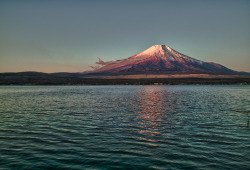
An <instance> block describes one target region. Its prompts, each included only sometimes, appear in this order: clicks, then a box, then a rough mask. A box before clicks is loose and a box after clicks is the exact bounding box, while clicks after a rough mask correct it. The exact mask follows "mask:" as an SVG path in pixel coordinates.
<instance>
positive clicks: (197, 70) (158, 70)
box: [85, 45, 238, 75]
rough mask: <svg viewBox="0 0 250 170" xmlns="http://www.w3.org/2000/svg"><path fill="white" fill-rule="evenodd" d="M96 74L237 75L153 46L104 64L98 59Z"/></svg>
mask: <svg viewBox="0 0 250 170" xmlns="http://www.w3.org/2000/svg"><path fill="white" fill-rule="evenodd" d="M96 64H97V65H99V66H97V67H93V68H94V70H92V71H87V72H85V73H96V74H119V75H126V74H237V73H238V72H236V71H233V70H231V69H228V68H226V67H224V66H222V65H220V64H217V63H213V62H204V61H200V60H197V59H194V58H191V57H189V56H186V55H184V54H182V53H179V52H177V51H175V50H174V49H172V48H170V47H169V46H166V45H154V46H151V47H150V48H148V49H146V50H145V51H142V52H140V53H138V54H135V55H133V56H131V57H129V58H126V59H122V60H116V61H109V62H104V61H102V60H101V59H99V61H98V62H96Z"/></svg>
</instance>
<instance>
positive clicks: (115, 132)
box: [0, 86, 250, 169]
mask: <svg viewBox="0 0 250 170" xmlns="http://www.w3.org/2000/svg"><path fill="white" fill-rule="evenodd" d="M238 110H239V111H248V110H250V86H0V169H11V168H12V169H39V168H40V169H47V168H51V169H52V168H53V169H56V168H59V169H62V168H65V169H115V168H124V169H250V128H249V127H247V119H248V118H247V114H246V113H238V112H236V111H238Z"/></svg>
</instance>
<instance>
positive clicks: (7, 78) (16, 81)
mask: <svg viewBox="0 0 250 170" xmlns="http://www.w3.org/2000/svg"><path fill="white" fill-rule="evenodd" d="M0 85H250V76H249V75H203V74H183V75H181V74H175V75H146V74H145V75H91V76H86V75H83V74H81V73H40V72H20V73H0Z"/></svg>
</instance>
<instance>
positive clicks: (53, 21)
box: [0, 0, 250, 72]
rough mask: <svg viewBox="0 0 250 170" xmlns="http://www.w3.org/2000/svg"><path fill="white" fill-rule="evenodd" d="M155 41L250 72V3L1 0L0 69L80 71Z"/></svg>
mask: <svg viewBox="0 0 250 170" xmlns="http://www.w3.org/2000/svg"><path fill="white" fill-rule="evenodd" d="M155 44H164V45H168V46H170V47H172V48H173V49H175V50H177V51H179V52H181V53H183V54H186V55H189V56H190V57H193V58H196V59H199V60H203V61H209V62H210V61H212V62H217V63H219V64H222V65H224V66H226V67H229V68H231V69H234V70H237V71H248V72H250V1H249V0H208V1H200V0H188V1H187V0H175V1H174V0H171V1H168V0H151V1H149V0H141V1H139V0H126V1H122V0H105V1H104V0H89V1H87V0H86V1H84V0H22V1H20V0H1V1H0V72H18V71H41V72H82V71H85V70H87V69H90V68H89V66H90V65H93V64H94V62H95V61H96V60H97V57H100V58H101V59H103V60H104V61H108V60H117V59H123V58H127V57H130V56H131V55H134V54H136V53H138V52H140V51H142V50H145V49H147V48H149V47H150V46H152V45H155Z"/></svg>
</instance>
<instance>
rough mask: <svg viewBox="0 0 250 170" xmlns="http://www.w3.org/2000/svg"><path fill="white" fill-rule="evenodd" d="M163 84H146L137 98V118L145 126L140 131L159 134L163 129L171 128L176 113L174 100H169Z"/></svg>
mask: <svg viewBox="0 0 250 170" xmlns="http://www.w3.org/2000/svg"><path fill="white" fill-rule="evenodd" d="M166 94H167V93H166V92H164V89H163V86H145V87H144V88H143V90H142V91H140V93H139V94H138V98H137V104H136V105H138V108H137V119H138V123H139V124H141V127H143V128H142V129H141V130H140V133H143V134H150V135H152V136H154V135H157V134H158V133H159V131H161V130H162V129H165V128H167V127H166V126H168V128H170V129H171V127H169V126H171V124H172V123H173V122H172V123H170V122H171V121H174V120H173V116H174V113H175V110H174V106H172V105H171V103H172V102H170V103H169V102H168V101H167V100H168V96H167V95H166Z"/></svg>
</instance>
